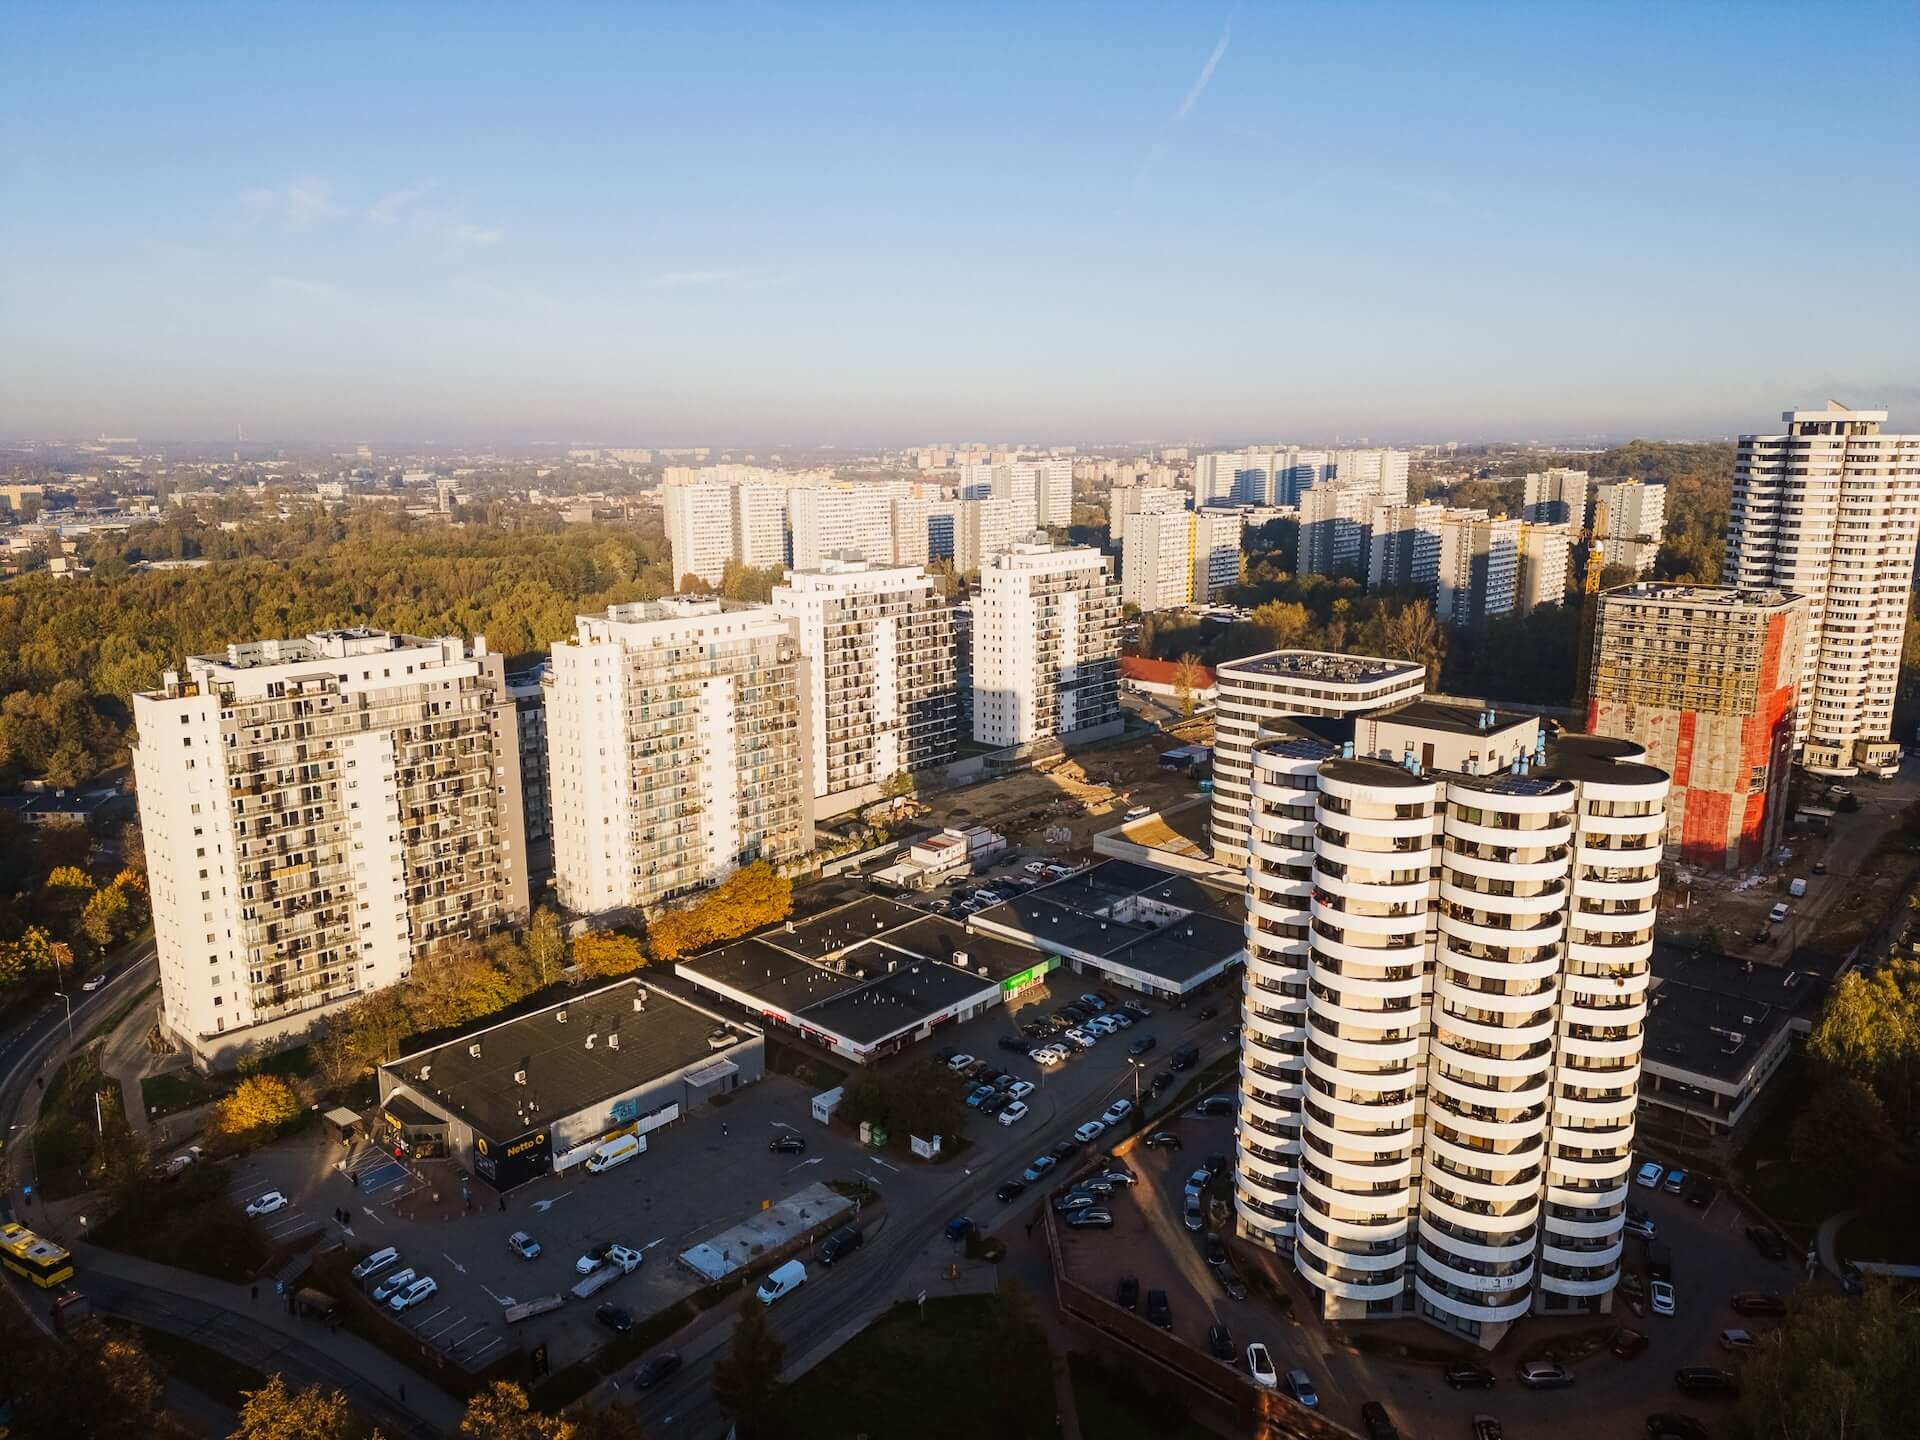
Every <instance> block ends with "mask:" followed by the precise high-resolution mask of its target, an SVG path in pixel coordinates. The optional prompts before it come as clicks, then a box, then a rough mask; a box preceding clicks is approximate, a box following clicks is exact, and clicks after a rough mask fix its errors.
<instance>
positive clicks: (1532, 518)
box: [1520, 467, 1588, 535]
mask: <svg viewBox="0 0 1920 1440" xmlns="http://www.w3.org/2000/svg"><path fill="white" fill-rule="evenodd" d="M1587 479H1588V477H1587V472H1586V471H1584V470H1565V469H1561V468H1558V467H1556V468H1554V469H1551V470H1547V471H1545V472H1543V473H1540V474H1530V475H1528V476H1527V478H1526V480H1525V482H1524V484H1523V488H1522V499H1521V507H1522V508H1521V511H1520V514H1521V518H1522V519H1524V520H1526V521H1528V522H1530V523H1533V524H1540V525H1565V526H1567V527H1568V528H1569V530H1570V531H1571V532H1572V533H1573V534H1576V535H1577V534H1580V533H1582V532H1584V531H1585V530H1586V528H1587Z"/></svg>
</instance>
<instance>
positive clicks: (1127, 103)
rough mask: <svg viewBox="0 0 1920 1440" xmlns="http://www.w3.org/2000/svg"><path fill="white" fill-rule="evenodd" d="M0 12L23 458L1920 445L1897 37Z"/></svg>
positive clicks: (1238, 15) (779, 15)
mask: <svg viewBox="0 0 1920 1440" xmlns="http://www.w3.org/2000/svg"><path fill="white" fill-rule="evenodd" d="M11 18H12V21H13V24H12V27H11V29H12V32H13V39H14V42H15V43H14V49H15V52H16V54H18V55H20V56H21V57H23V58H27V59H30V61H31V63H29V64H23V65H20V66H17V67H16V73H15V74H14V75H13V76H12V77H11V79H12V84H11V88H10V89H9V90H8V91H7V92H6V93H5V94H4V95H0V133H4V135H5V136H6V139H5V141H4V143H0V187H4V193H5V194H6V195H7V196H8V199H9V202H10V203H9V204H8V205H7V206H6V208H5V212H4V214H0V338H3V339H4V340H5V342H6V343H5V345H4V347H0V349H3V352H4V353H3V354H0V434H4V435H7V436H12V437H18V438H20V439H28V438H47V437H60V438H64V439H67V440H70V441H77V440H82V439H85V438H87V437H91V436H95V435H99V434H107V435H136V436H139V437H141V439H142V440H143V442H146V443H187V444H200V445H206V446H218V445H221V444H224V443H226V442H225V441H223V440H222V439H221V438H220V437H222V436H231V435H232V434H233V433H234V430H235V427H236V426H240V427H243V428H244V430H245V433H246V435H247V436H248V437H249V438H248V443H249V444H255V443H257V444H263V445H264V444H272V445H284V446H287V447H289V448H298V447H302V446H350V445H352V444H355V443H360V442H365V443H369V444H373V445H376V446H390V447H397V446H405V445H414V446H425V445H427V444H429V443H434V444H438V445H441V446H443V447H448V448H457V447H462V446H465V447H486V446H494V447H500V448H507V449H511V448H514V447H516V446H521V447H524V446H530V445H533V444H535V443H539V442H545V443H554V444H563V443H564V444H622V443H631V444H654V445H660V444H667V445H674V444H688V445H697V444H706V445H712V446H715V447H716V448H720V447H726V448H732V449H746V448H758V449H766V450H772V449H775V448H780V447H787V448H795V449H809V450H810V449H818V448H821V447H824V446H827V445H837V446H838V447H839V448H842V449H847V450H855V451H858V450H862V449H874V448H892V447H897V446H901V445H906V444H914V443H927V442H932V441H936V440H942V439H950V440H962V439H975V438H980V439H992V438H995V437H1028V438H1031V439H1033V440H1035V441H1036V442H1038V443H1052V444H1072V443H1077V444H1083V445H1088V446H1095V445H1103V444H1117V443H1121V442H1119V441H1117V440H1112V439H1102V438H1099V437H1113V436H1125V435H1135V434H1140V435H1157V436H1161V437H1165V438H1163V439H1160V440H1158V441H1156V442H1154V443H1165V444H1173V443H1180V442H1179V440H1178V439H1176V438H1174V437H1192V443H1194V444H1197V445H1205V446H1208V447H1213V446H1221V447H1226V446H1231V445H1234V444H1238V443H1241V442H1244V441H1252V440H1266V439H1299V440H1306V441H1318V440H1331V439H1332V438H1333V437H1335V436H1341V437H1345V438H1347V439H1348V440H1349V441H1352V440H1357V439H1358V437H1361V436H1366V437H1368V438H1369V439H1371V440H1372V441H1373V442H1374V443H1412V442H1415V441H1428V442H1432V441H1444V440H1449V439H1451V440H1459V441H1461V442H1462V443H1469V444H1478V443H1484V442H1488V441H1500V442H1510V443H1524V441H1523V440H1521V439H1520V438H1518V437H1539V441H1540V443H1559V444H1580V443H1591V444H1603V443H1607V442H1610V441H1618V440H1622V439H1627V438H1634V437H1640V438H1681V437H1684V438H1692V439H1712V438H1719V437H1724V436H1730V435H1734V434H1738V433H1742V432H1761V433H1771V432H1773V431H1774V430H1776V429H1777V426H1778V419H1779V415H1780V412H1781V411H1783V410H1786V409H1789V408H1805V407H1817V406H1819V405H1821V404H1824V403H1825V401H1826V400H1828V399H1829V398H1834V399H1839V400H1841V401H1843V402H1845V403H1847V404H1849V405H1852V406H1855V407H1859V408H1876V409H1877V408H1884V409H1888V410H1890V411H1892V412H1893V419H1894V422H1895V426H1896V428H1899V427H1901V426H1904V428H1906V429H1910V430H1911V429H1920V346H1917V345H1916V343H1915V335H1916V333H1920V325H1917V324H1916V322H1920V247H1917V246H1915V244H1914V243H1913V236H1914V234H1915V233H1916V230H1917V229H1920V225H1916V221H1920V169H1917V167H1915V166H1914V164H1913V163H1912V157H1913V155H1914V154H1915V153H1916V141H1920V99H1916V97H1915V95H1914V93H1913V91H1912V89H1911V87H1902V86H1899V85H1897V84H1895V83H1865V82H1864V81H1863V80H1862V77H1861V76H1860V75H1859V74H1858V72H1857V71H1855V70H1851V69H1850V68H1849V67H1848V66H1844V65H1834V64H1831V63H1828V61H1827V60H1825V59H1822V58H1820V56H1819V53H1818V50H1817V47H1812V46H1810V45H1809V29H1810V28H1811V29H1812V30H1814V31H1816V32H1818V31H1822V30H1827V29H1829V28H1830V29H1831V30H1832V32H1833V33H1834V34H1835V35H1836V36H1839V35H1844V36H1845V37H1846V38H1847V40H1848V42H1849V46H1850V47H1851V46H1854V45H1858V44H1860V43H1861V42H1862V41H1863V39H1864V40H1866V41H1869V42H1870V43H1869V44H1868V45H1867V49H1868V50H1869V51H1870V53H1871V54H1874V55H1878V56H1888V57H1890V56H1897V55H1899V54H1904V53H1909V52H1910V51H1911V49H1912V48H1913V45H1914V42H1915V41H1916V40H1920V10H1916V9H1915V8H1914V7H1912V6H1910V5H1893V4H1867V3H1861V4H1855V5H1842V6H1830V7H1823V8H1822V9H1821V10H1819V11H1817V12H1816V11H1811V10H1806V9H1791V8H1785V7H1780V8H1774V7H1752V6H1732V5H1728V6H1711V5H1701V6H1692V7H1684V8H1673V9H1669V8H1666V7H1658V6H1651V5H1648V6H1614V7H1604V8H1602V7H1595V8H1592V9H1573V8H1569V7H1537V8H1536V7H1528V6H1519V5H1506V6H1500V5H1496V6H1457V5H1446V4H1435V5H1432V6H1426V7H1419V8H1413V7H1403V6H1367V5H1357V6H1348V7H1339V8H1332V7H1329V8H1311V9H1309V8H1303V7H1293V8H1288V9H1265V8H1259V7H1245V8H1241V7H1229V6H1225V5H1214V6H1207V7H1204V8H1202V7H1176V8H1168V9H1158V8H1143V7H1133V6H1119V7H1111V8H1066V7H1036V8H1032V9H1027V8H1016V7H1010V6H993V5H988V6H981V7H967V8H965V9H961V8H958V7H955V8H951V9H929V8H922V7H901V8H900V9H899V10H881V9H873V8H866V7H862V8H833V9H816V10H805V9H803V10H797V11H794V10H785V9H780V8H776V7H773V6H743V7H738V8H729V9H725V10H713V9H707V8H700V9H685V10H640V11H628V10H625V9H610V10H604V11H602V10H590V11H589V10H582V11H571V10H566V9H560V10H556V11H551V12H538V13H535V12H531V11H521V10H505V9H501V10H484V9H476V10H473V11H459V12H456V11H443V10H427V9H399V10H394V9H388V8H384V7H378V8H376V7H355V6H337V7H329V8H326V9H324V10H311V11H301V10H293V9H279V8H273V9H266V8H263V9H257V10H256V9H232V10H225V9H206V10H181V9H176V8H172V7H152V8H148V7H137V6H114V5H96V6H85V5H75V6H60V7H54V6H50V5H49V6H40V7H37V8H26V9H22V10H21V11H18V12H16V13H15V14H14V15H13V16H12V17H11ZM1801 177H1808V178H1806V179H1805V180H1804V181H1803V180H1802V178H1801ZM1855 297H1859V298H1855ZM431 437H444V438H442V439H438V440H433V439H432V438H431Z"/></svg>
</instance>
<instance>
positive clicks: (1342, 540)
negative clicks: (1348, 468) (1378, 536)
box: [1294, 480, 1380, 579]
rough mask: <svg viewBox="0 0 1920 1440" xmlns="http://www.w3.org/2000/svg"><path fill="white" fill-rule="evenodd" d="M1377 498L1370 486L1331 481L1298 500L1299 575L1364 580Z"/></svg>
mask: <svg viewBox="0 0 1920 1440" xmlns="http://www.w3.org/2000/svg"><path fill="white" fill-rule="evenodd" d="M1379 504H1380V494H1379V491H1378V490H1376V489H1375V488H1374V487H1373V485H1372V483H1371V482H1368V483H1363V484H1356V485H1347V484H1343V483H1341V482H1340V481H1337V480H1336V481H1333V482H1331V483H1329V484H1326V485H1318V486H1315V487H1314V488H1313V489H1311V490H1309V491H1307V492H1306V493H1305V494H1304V495H1302V496H1301V497H1300V539H1299V548H1298V554H1297V556H1296V559H1295V565H1294V568H1295V570H1296V571H1297V572H1298V573H1299V574H1301V575H1350V576H1353V577H1354V578H1355V579H1364V578H1365V577H1366V573H1367V562H1368V547H1369V543H1370V537H1371V534H1372V528H1373V512H1374V510H1375V509H1376V508H1377V507H1378V505H1379Z"/></svg>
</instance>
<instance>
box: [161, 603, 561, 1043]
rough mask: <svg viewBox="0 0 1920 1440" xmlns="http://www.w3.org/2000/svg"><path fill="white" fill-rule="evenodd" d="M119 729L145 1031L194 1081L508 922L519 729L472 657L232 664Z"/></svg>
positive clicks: (316, 654)
mask: <svg viewBox="0 0 1920 1440" xmlns="http://www.w3.org/2000/svg"><path fill="white" fill-rule="evenodd" d="M133 711H134V721H135V724H136V726H137V727H138V729H139V735H140V738H139V742H138V744H137V745H136V746H135V748H134V756H133V759H134V773H135V776H136V777H137V781H138V785H139V793H140V820H141V826H142V829H143V830H144V832H145V834H146V836H147V856H148V862H147V863H148V878H149V883H150V885H151V887H152V898H153V917H154V939H155V945H156V948H157V949H158V951H159V961H160V987H161V1003H162V1021H163V1023H164V1025H165V1026H166V1028H167V1030H168V1031H169V1032H171V1033H172V1034H174V1035H175V1036H177V1037H178V1038H179V1039H180V1040H181V1041H182V1042H183V1043H184V1044H185V1045H186V1046H187V1047H188V1049H189V1050H190V1051H191V1052H192V1054H193V1056H194V1059H195V1062H196V1063H197V1064H200V1065H202V1066H205V1067H208V1068H226V1067H229V1066H231V1065H233V1064H234V1063H236V1062H237V1061H238V1060H239V1059H240V1057H241V1055H242V1053H243V1052H244V1050H245V1049H246V1047H248V1046H252V1045H261V1046H266V1047H269V1048H271V1047H273V1046H275V1045H278V1044H280V1043H282V1042H284V1041H286V1040H289V1039H291V1038H293V1037H296V1036H298V1035H299V1034H301V1033H303V1032H304V1031H305V1030H306V1029H307V1027H308V1026H309V1025H311V1024H312V1022H313V1021H314V1020H315V1019H316V1018H318V1017H319V1016H320V1015H323V1014H325V1013H326V1012H327V1011H329V1010H332V1009H335V1008H337V1007H339V1006H341V1005H345V1004H348V1003H350V1002H352V1001H354V1000H358V999H360V998H361V997H362V996H364V995H367V994H369V993H371V992H373V991H375V990H379V989H382V988H384V987H385V986H388V985H391V984H394V983H395V982H397V981H399V980H402V979H404V978H406V976H407V975H408V974H409V973H410V972H411V970H412V968H413V965H414V964H415V962H416V961H418V960H419V959H420V958H421V957H422V956H424V955H425V954H426V953H427V952H428V951H429V950H431V949H432V948H433V947H434V946H435V945H437V944H440V943H442V942H444V941H447V940H452V939H471V938H476V937H478V936H481V935H484V934H486V933H488V932H489V931H492V930H495V929H498V928H500V927H502V926H505V925H511V924H517V923H520V922H521V921H523V920H524V919H525V918H526V915H527V908H528V898H527V864H526V840H525V832H524V825H523V820H522V808H521V807H522V792H521V776H520V759H519V738H518V720H517V718H516V712H515V708H514V704H513V701H512V700H511V699H510V698H509V697H508V695H507V690H506V674H505V667H504V666H503V665H502V663H501V659H500V657H499V656H497V655H493V654H490V653H489V652H488V650H487V647H486V642H485V641H484V640H476V641H474V642H473V644H472V645H471V646H467V645H465V644H463V643H462V642H461V641H460V640H458V639H422V638H419V637H415V636H407V635H392V634H388V633H386V632H385V631H378V630H330V631H321V632H316V633H314V634H311V635H308V636H305V637H302V638H299V639H291V640H265V641H259V642H256V643H253V644H245V645H232V646H229V647H228V648H227V652H226V654H225V655H201V656H193V657H191V658H190V659H189V660H188V661H187V669H186V675H185V678H184V679H183V678H182V677H181V675H180V674H179V672H177V671H169V672H168V674H167V676H166V679H165V683H164V684H163V686H162V688H161V689H159V690H156V691H151V692H147V693H143V694H136V695H135V696H134V697H133Z"/></svg>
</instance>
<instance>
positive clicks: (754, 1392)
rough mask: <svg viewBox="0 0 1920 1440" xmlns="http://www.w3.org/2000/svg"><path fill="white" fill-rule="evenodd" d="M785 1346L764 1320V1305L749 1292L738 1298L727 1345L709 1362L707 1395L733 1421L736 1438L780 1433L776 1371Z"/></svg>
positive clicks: (766, 1438) (752, 1439) (767, 1439)
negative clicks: (710, 1392) (736, 1316)
mask: <svg viewBox="0 0 1920 1440" xmlns="http://www.w3.org/2000/svg"><path fill="white" fill-rule="evenodd" d="M786 1363H787V1348H786V1346H784V1345H783V1344H781V1343H780V1337H779V1336H777V1335H775V1334H774V1333H773V1327H772V1326H770V1325H769V1324H767V1307H766V1306H765V1305H762V1304H761V1303H760V1302H759V1300H758V1299H756V1298H755V1297H754V1296H752V1295H747V1296H744V1297H743V1298H742V1299H741V1302H740V1318H739V1319H738V1320H736V1321H735V1322H734V1326H733V1343H732V1344H731V1345H729V1346H728V1347H727V1353H726V1354H725V1355H724V1356H722V1357H721V1358H720V1359H719V1360H717V1361H715V1362H714V1367H713V1398H714V1400H715V1401H716V1402H717V1403H718V1404H719V1406H720V1413H721V1414H722V1415H725V1416H726V1417H727V1418H728V1419H729V1420H731V1421H732V1422H733V1428H734V1434H735V1435H736V1436H737V1437H738V1440H771V1437H773V1436H776V1435H778V1434H779V1433H780V1427H781V1425H782V1418H781V1415H780V1398H781V1392H782V1391H783V1390H784V1389H785V1387H784V1386H782V1385H781V1383H780V1372H781V1370H782V1369H784V1368H785V1367H786Z"/></svg>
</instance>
